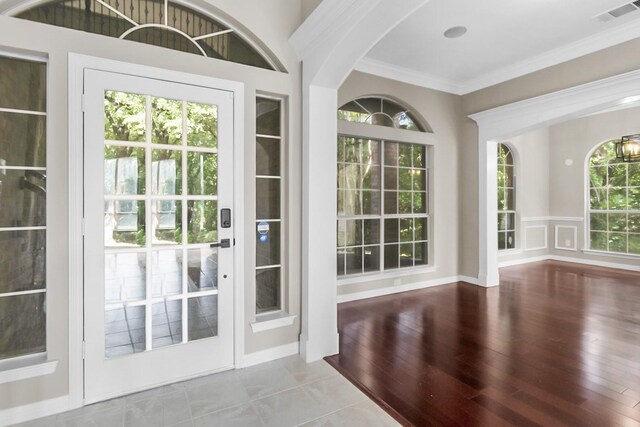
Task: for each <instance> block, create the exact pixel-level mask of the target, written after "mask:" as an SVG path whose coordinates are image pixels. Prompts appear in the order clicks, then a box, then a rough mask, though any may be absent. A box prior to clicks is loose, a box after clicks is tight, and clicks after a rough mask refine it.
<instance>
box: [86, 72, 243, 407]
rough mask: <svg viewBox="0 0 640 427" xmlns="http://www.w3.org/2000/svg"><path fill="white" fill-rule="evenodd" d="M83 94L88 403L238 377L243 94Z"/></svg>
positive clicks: (104, 79)
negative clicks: (236, 104) (236, 100)
mask: <svg viewBox="0 0 640 427" xmlns="http://www.w3.org/2000/svg"><path fill="white" fill-rule="evenodd" d="M84 88H85V89H84V93H85V95H84V112H85V113H84V217H85V224H84V230H85V240H84V271H85V273H84V316H85V317H84V319H85V320H84V322H85V323H84V339H85V402H86V403H92V402H96V401H99V400H104V399H108V398H111V397H115V396H120V395H124V394H127V393H131V392H135V391H139V390H143V389H146V388H150V387H154V386H157V385H161V384H166V383H169V382H173V381H177V380H180V379H184V378H189V377H193V376H196V375H199V374H203V373H209V372H214V371H219V370H224V369H230V368H232V367H233V364H234V359H233V347H234V346H233V344H234V343H233V318H234V316H233V298H234V294H233V289H234V286H233V274H232V273H233V244H234V239H233V224H232V223H231V217H232V216H231V209H232V208H233V93H232V92H228V91H224V90H218V89H212V88H205V87H201V86H192V85H188V84H182V83H175V82H170V81H165V80H156V79H151V78H144V77H137V76H131V75H126V74H118V73H113V72H104V71H96V70H85V72H84ZM212 244H213V246H214V247H212ZM216 244H217V245H219V246H218V247H215V246H216Z"/></svg>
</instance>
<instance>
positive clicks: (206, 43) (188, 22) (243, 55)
mask: <svg viewBox="0 0 640 427" xmlns="http://www.w3.org/2000/svg"><path fill="white" fill-rule="evenodd" d="M15 16H16V17H17V18H22V19H28V20H30V21H36V22H42V23H45V24H50V25H56V26H59V27H65V28H71V29H74V30H81V31H86V32H88V33H95V34H102V35H105V36H109V37H116V38H120V39H125V40H133V41H138V42H142V43H147V44H152V45H156V46H161V47H166V48H169V49H175V50H179V51H182V52H189V53H193V54H196V55H203V56H208V57H212V58H217V59H223V60H226V61H231V62H237V63H240V64H246V65H252V66H255V67H260V68H266V69H269V70H275V69H277V68H278V67H276V65H275V64H274V61H271V60H269V58H268V57H267V56H266V55H264V54H262V53H260V52H259V51H258V50H257V48H256V47H254V46H253V45H252V44H251V43H250V42H249V41H248V39H247V38H246V37H244V36H242V35H240V34H239V33H238V32H237V31H236V30H234V29H233V28H229V26H227V25H224V24H222V23H220V22H219V21H218V20H216V19H213V18H212V17H211V16H209V15H206V14H204V13H202V12H199V11H196V10H194V9H192V8H189V7H187V6H184V5H182V4H179V3H174V2H170V1H168V0H53V1H49V2H45V3H41V4H38V5H37V6H34V7H31V8H29V9H26V10H23V11H21V12H19V13H17V14H16V15H15Z"/></svg>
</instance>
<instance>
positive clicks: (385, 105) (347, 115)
mask: <svg viewBox="0 0 640 427" xmlns="http://www.w3.org/2000/svg"><path fill="white" fill-rule="evenodd" d="M338 119H340V120H345V121H348V122H358V123H368V124H370V125H378V126H386V127H391V128H396V129H407V130H415V131H418V132H431V129H428V128H427V126H426V125H423V124H421V123H420V120H419V119H418V117H417V116H416V114H415V113H413V112H411V111H410V109H409V108H406V107H404V106H402V105H400V104H399V103H398V102H396V101H393V100H391V99H388V98H384V97H379V96H377V97H364V98H357V99H354V100H353V101H350V102H347V103H346V104H344V105H343V106H342V107H340V108H339V109H338Z"/></svg>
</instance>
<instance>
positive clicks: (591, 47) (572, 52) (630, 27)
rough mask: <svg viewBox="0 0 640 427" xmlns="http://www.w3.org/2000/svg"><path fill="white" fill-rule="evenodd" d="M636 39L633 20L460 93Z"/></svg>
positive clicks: (638, 29)
mask: <svg viewBox="0 0 640 427" xmlns="http://www.w3.org/2000/svg"><path fill="white" fill-rule="evenodd" d="M637 37H640V25H638V20H637V19H636V20H634V21H631V22H628V23H626V24H624V25H620V26H618V27H615V28H612V29H611V30H608V31H601V32H599V33H596V34H594V35H592V36H589V37H586V38H584V39H581V40H578V41H576V42H574V43H570V44H567V45H564V46H560V47H557V48H555V49H552V50H550V51H547V52H544V53H542V54H540V55H536V56H533V57H529V58H527V59H525V60H524V61H520V62H516V63H513V64H510V65H508V66H506V67H503V68H500V69H498V70H495V71H492V72H490V73H487V74H484V75H482V76H478V77H475V78H473V79H469V80H467V81H465V82H464V83H463V94H467V93H471V92H475V91H477V90H480V89H484V88H486V87H489V86H493V85H496V84H499V83H502V82H505V81H507V80H512V79H515V78H517V77H520V76H524V75H525V74H529V73H533V72H535V71H539V70H542V69H544V68H548V67H552V66H554V65H557V64H561V63H563V62H567V61H570V60H572V59H576V58H579V57H581V56H584V55H588V54H590V53H593V52H597V51H599V50H602V49H606V48H608V47H611V46H615V45H617V44H620V43H624V42H626V41H629V40H632V39H635V38H637Z"/></svg>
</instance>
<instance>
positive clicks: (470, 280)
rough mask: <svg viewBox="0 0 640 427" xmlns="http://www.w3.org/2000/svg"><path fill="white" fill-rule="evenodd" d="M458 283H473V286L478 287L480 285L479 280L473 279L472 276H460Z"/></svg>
mask: <svg viewBox="0 0 640 427" xmlns="http://www.w3.org/2000/svg"><path fill="white" fill-rule="evenodd" d="M458 281H459V282H467V283H471V284H472V285H477V284H478V279H477V278H475V277H471V276H463V275H459V276H458Z"/></svg>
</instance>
